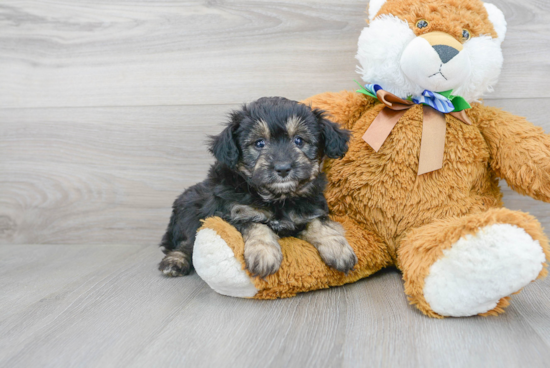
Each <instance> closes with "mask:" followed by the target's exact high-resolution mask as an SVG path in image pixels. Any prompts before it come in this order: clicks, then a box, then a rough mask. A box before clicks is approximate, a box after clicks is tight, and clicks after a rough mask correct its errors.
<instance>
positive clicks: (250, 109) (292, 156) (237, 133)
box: [210, 97, 349, 199]
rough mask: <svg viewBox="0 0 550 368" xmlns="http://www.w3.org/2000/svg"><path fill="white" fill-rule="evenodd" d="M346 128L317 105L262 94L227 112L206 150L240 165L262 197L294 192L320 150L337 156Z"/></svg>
mask: <svg viewBox="0 0 550 368" xmlns="http://www.w3.org/2000/svg"><path fill="white" fill-rule="evenodd" d="M348 141H349V132H348V131H346V130H343V129H340V128H339V127H338V125H337V124H335V123H333V122H331V121H329V120H328V119H326V117H325V114H324V112H323V111H321V110H317V109H314V110H312V109H311V108H310V107H308V106H306V105H303V104H300V103H298V102H295V101H290V100H287V99H286V98H282V97H264V98H261V99H259V100H257V101H255V102H252V103H250V104H248V105H244V106H243V107H242V109H241V110H238V111H234V112H233V113H232V114H231V121H230V122H229V124H228V125H227V127H226V128H225V130H223V131H222V132H221V133H220V134H219V135H217V136H214V137H212V141H211V145H210V151H211V152H212V154H213V155H214V156H215V157H216V159H217V160H218V161H220V162H221V163H224V164H225V165H227V166H228V167H230V168H231V169H232V170H235V171H239V172H240V173H241V175H243V176H244V177H245V178H246V179H247V181H248V182H249V183H250V184H251V185H252V186H254V187H255V188H256V189H257V190H258V191H259V192H260V193H261V194H262V195H263V196H264V197H265V198H272V199H273V198H277V197H280V196H285V197H289V196H299V195H301V194H305V193H306V192H307V187H308V184H310V183H311V181H312V180H313V179H315V178H316V177H317V175H318V174H319V171H320V164H321V162H322V160H323V157H324V156H327V157H329V158H342V157H343V156H344V154H345V153H346V152H347V148H348V147H347V145H348Z"/></svg>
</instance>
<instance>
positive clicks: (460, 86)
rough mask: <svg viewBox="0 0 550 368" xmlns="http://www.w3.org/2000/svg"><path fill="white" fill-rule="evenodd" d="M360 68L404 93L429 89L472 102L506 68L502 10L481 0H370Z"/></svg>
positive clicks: (371, 79)
mask: <svg viewBox="0 0 550 368" xmlns="http://www.w3.org/2000/svg"><path fill="white" fill-rule="evenodd" d="M369 20H370V25H369V27H366V28H365V29H364V30H363V32H362V33H361V36H360V37H359V45H358V46H359V50H358V53H357V59H358V60H359V62H360V64H361V66H359V67H358V72H359V73H360V74H361V75H362V78H363V80H364V81H365V82H366V83H375V84H379V85H381V86H382V87H383V88H384V89H385V90H387V91H389V92H391V93H394V94H396V95H397V96H399V97H401V98H407V97H409V96H419V95H421V94H422V92H423V91H424V90H429V91H433V92H444V91H448V90H453V94H454V95H460V96H462V97H464V98H465V99H466V100H467V101H468V102H473V101H476V100H478V99H479V98H481V97H482V96H483V94H484V93H486V92H490V91H492V88H493V86H494V85H495V84H496V83H497V80H498V77H499V75H500V70H501V67H502V60H503V59H502V50H501V47H500V45H501V43H502V41H503V40H504V36H505V33H506V21H505V19H504V15H503V14H502V12H501V11H500V10H499V9H498V8H497V7H496V6H495V5H493V4H487V3H483V2H482V1H481V0H371V1H370V4H369Z"/></svg>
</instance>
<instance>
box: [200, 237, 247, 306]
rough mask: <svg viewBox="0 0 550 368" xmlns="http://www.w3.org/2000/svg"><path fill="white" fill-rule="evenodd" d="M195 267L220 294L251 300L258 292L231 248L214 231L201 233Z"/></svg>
mask: <svg viewBox="0 0 550 368" xmlns="http://www.w3.org/2000/svg"><path fill="white" fill-rule="evenodd" d="M193 265H194V267H195V271H197V274H198V275H199V276H200V277H201V278H202V279H203V280H204V281H205V282H206V283H207V284H208V286H210V287H211V288H212V289H213V290H214V291H216V292H218V293H220V294H223V295H227V296H234V297H239V298H251V297H253V296H254V295H256V293H257V292H258V290H256V287H255V286H254V284H253V283H252V281H251V280H250V277H248V275H247V274H246V272H245V271H244V270H243V269H242V266H241V264H240V263H239V261H238V260H237V259H236V258H235V255H234V254H233V251H232V250H231V248H229V246H228V245H227V243H226V242H225V240H223V239H222V238H221V237H220V236H219V235H218V234H217V233H216V232H215V231H214V230H212V229H203V230H201V231H199V232H198V233H197V238H196V239H195V246H194V248H193Z"/></svg>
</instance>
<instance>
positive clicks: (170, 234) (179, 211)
mask: <svg viewBox="0 0 550 368" xmlns="http://www.w3.org/2000/svg"><path fill="white" fill-rule="evenodd" d="M192 189H193V188H191V190H189V191H187V192H185V193H183V195H182V196H180V197H179V198H178V199H177V200H176V202H175V203H174V210H173V211H172V217H171V218H170V223H169V224H168V229H167V230H166V233H165V234H164V236H163V237H162V241H161V243H160V247H161V249H162V251H163V252H164V254H166V256H165V257H164V258H163V259H162V261H161V262H160V264H159V271H161V272H162V273H163V274H164V275H166V276H168V277H176V276H185V275H188V274H189V272H190V271H191V267H192V264H191V260H192V256H193V245H194V243H195V236H196V233H197V230H198V228H199V226H200V219H199V218H198V216H197V214H196V211H193V210H192V209H193V206H192V204H193V202H191V201H190V198H191V199H193V197H192V195H193V191H192Z"/></svg>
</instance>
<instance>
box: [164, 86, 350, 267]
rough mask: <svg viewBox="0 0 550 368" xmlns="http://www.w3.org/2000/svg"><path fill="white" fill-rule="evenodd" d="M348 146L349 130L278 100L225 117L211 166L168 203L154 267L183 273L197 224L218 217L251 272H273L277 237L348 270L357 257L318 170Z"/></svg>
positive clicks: (319, 114) (263, 101) (214, 142)
mask: <svg viewBox="0 0 550 368" xmlns="http://www.w3.org/2000/svg"><path fill="white" fill-rule="evenodd" d="M348 141H349V132H348V131H346V130H342V129H340V128H339V127H338V125H337V124H335V123H333V122H331V121H329V120H327V119H326V118H325V116H324V113H323V111H320V110H311V109H310V108H309V107H308V106H306V105H303V104H300V103H298V102H295V101H290V100H287V99H285V98H281V97H266V98H261V99H259V100H257V101H255V102H252V103H250V104H248V105H245V106H243V107H242V109H241V110H238V111H234V112H232V114H231V121H230V122H229V124H228V125H227V127H226V128H225V130H223V131H222V132H221V133H220V134H219V135H217V136H215V137H212V140H211V143H210V151H211V152H212V154H213V155H214V156H215V158H216V162H215V163H214V164H213V165H212V167H211V168H210V171H209V173H208V177H207V179H206V180H205V181H203V182H202V183H199V184H196V185H194V186H192V187H190V188H189V189H187V190H186V191H185V192H184V193H183V194H182V195H181V196H180V197H179V198H177V199H176V201H175V202H174V205H173V211H172V217H171V219H170V223H169V225H168V229H167V231H166V234H165V235H164V237H163V239H162V242H161V244H160V246H161V247H162V250H163V252H164V253H165V254H166V256H165V257H164V259H163V260H162V262H161V263H160V265H159V270H160V271H162V272H163V273H164V274H165V275H167V276H181V275H186V274H188V273H189V271H190V268H191V266H192V265H191V256H192V252H193V243H194V242H195V233H196V232H197V229H198V228H199V227H200V224H201V223H200V220H201V219H205V218H207V217H210V216H219V217H221V218H223V219H224V220H226V221H227V222H229V223H230V224H231V225H233V226H235V227H236V228H237V230H239V231H240V232H241V233H242V234H243V239H244V241H245V252H244V256H245V260H246V265H247V268H248V270H249V271H250V272H251V273H252V274H254V275H258V276H260V277H265V276H267V275H270V274H272V273H275V272H276V271H277V270H278V269H279V266H280V264H281V261H282V258H283V255H282V253H281V248H280V246H279V243H278V239H279V237H286V236H296V237H300V238H302V239H304V240H306V241H308V242H309V243H311V244H312V245H313V246H315V247H316V248H317V249H318V250H319V253H320V255H321V257H322V259H323V260H324V261H325V263H326V264H327V265H329V266H331V267H333V268H335V269H337V270H339V271H342V272H348V271H350V270H351V269H352V268H353V267H354V266H355V264H356V263H357V257H356V256H355V253H354V252H353V249H352V248H351V247H350V246H349V244H348V242H347V241H346V239H345V237H344V231H343V228H342V226H341V225H340V224H338V223H336V222H333V221H331V220H329V218H328V207H327V202H326V200H325V197H324V196H323V191H324V189H325V183H326V179H325V176H324V174H323V173H321V172H320V169H321V164H322V161H323V157H324V156H327V157H330V158H342V157H343V156H344V154H345V153H346V151H347V144H348Z"/></svg>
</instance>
